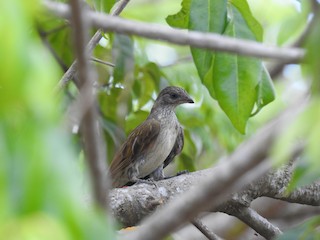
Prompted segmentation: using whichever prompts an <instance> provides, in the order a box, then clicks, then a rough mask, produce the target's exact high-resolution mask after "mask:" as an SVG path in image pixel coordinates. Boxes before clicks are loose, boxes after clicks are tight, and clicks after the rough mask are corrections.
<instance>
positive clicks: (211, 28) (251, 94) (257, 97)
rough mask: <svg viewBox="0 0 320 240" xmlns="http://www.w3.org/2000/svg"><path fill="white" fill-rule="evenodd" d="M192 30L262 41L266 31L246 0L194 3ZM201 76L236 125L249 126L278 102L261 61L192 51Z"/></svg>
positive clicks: (191, 15)
mask: <svg viewBox="0 0 320 240" xmlns="http://www.w3.org/2000/svg"><path fill="white" fill-rule="evenodd" d="M189 29H192V30H196V31H203V32H214V33H220V34H223V35H226V36H230V37H234V38H242V39H250V40H254V41H262V35H263V32H262V28H261V26H260V24H259V23H258V22H257V20H256V19H255V18H254V17H253V16H252V14H251V11H250V8H249V6H248V4H247V2H246V1H245V0H232V1H229V2H228V1H226V0H213V1H209V0H208V1H204V0H202V1H191V5H190V17H189ZM191 52H192V56H193V59H194V62H195V65H196V67H197V70H198V73H199V76H200V78H201V80H202V82H203V83H204V85H205V86H206V87H207V88H208V90H209V92H210V95H211V96H212V97H213V98H215V99H216V100H217V101H218V103H219V105H220V107H221V108H222V109H223V111H224V112H225V113H226V114H227V116H228V117H229V119H230V120H231V122H232V124H233V125H234V126H235V127H236V128H237V129H238V130H239V131H240V132H241V133H245V129H246V123H247V121H248V119H249V117H250V116H251V115H252V111H253V109H254V105H255V104H256V105H257V111H256V113H257V112H258V111H259V110H260V109H261V108H262V107H263V106H265V105H266V104H267V103H269V102H271V101H272V100H273V99H274V90H273V85H272V81H271V79H270V77H269V75H268V73H267V72H266V70H265V68H264V67H263V65H262V62H261V61H260V60H259V59H254V58H249V57H243V56H236V55H231V54H225V53H216V52H210V51H206V50H200V49H195V48H191Z"/></svg>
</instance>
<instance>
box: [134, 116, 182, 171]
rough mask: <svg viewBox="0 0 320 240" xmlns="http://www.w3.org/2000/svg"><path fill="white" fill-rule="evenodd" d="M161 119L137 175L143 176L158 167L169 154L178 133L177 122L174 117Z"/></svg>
mask: <svg viewBox="0 0 320 240" xmlns="http://www.w3.org/2000/svg"><path fill="white" fill-rule="evenodd" d="M167 120H168V121H163V122H162V123H161V126H160V132H159V135H158V137H157V138H156V140H155V142H154V144H153V146H152V147H151V148H150V150H149V151H148V152H146V153H145V155H144V157H143V158H144V159H143V161H142V162H143V163H142V164H141V165H140V167H139V173H140V174H139V175H140V176H139V177H145V176H147V175H149V174H150V173H152V172H153V171H154V170H155V169H156V168H158V167H159V166H160V165H161V164H162V163H163V162H164V161H165V160H166V158H167V157H168V155H169V154H170V152H171V150H172V148H173V146H174V144H175V142H176V139H177V136H178V133H179V126H180V125H179V122H178V120H177V118H176V116H174V118H171V121H170V119H167Z"/></svg>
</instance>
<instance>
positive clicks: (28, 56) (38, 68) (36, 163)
mask: <svg viewBox="0 0 320 240" xmlns="http://www.w3.org/2000/svg"><path fill="white" fill-rule="evenodd" d="M39 4H40V3H39V2H38V1H36V0H32V1H27V2H26V1H22V2H21V1H15V0H13V1H1V2H0V12H1V13H0V33H1V36H5V37H3V38H1V39H0V56H1V58H0V66H1V73H0V74H1V82H0V92H1V93H0V103H1V107H0V133H1V134H0V159H1V160H0V208H1V210H0V239H98V238H104V239H107V238H109V239H112V231H111V226H110V224H108V222H107V220H106V217H105V216H103V215H102V214H101V212H100V211H98V209H97V208H96V207H95V206H92V205H90V204H88V203H87V204H86V203H85V202H84V199H83V198H84V196H83V194H84V193H85V192H87V194H88V190H87V189H86V188H84V187H83V186H81V181H79V180H80V179H81V178H80V179H79V176H82V175H83V174H81V173H80V172H79V168H78V166H77V165H76V161H75V160H76V157H75V154H74V150H73V147H72V145H71V144H70V140H68V138H69V137H68V136H67V135H66V134H65V133H64V132H63V131H62V129H60V128H59V127H58V126H59V125H60V120H59V119H60V118H61V112H60V110H59V104H58V103H59V101H57V99H56V97H57V96H55V95H54V94H53V89H54V86H55V84H56V80H57V79H58V74H57V73H58V69H57V65H56V64H55V63H54V62H53V59H52V58H50V55H49V53H48V52H47V51H46V50H45V49H44V47H43V46H42V44H41V42H40V40H39V37H38V35H37V31H36V23H35V16H36V15H38V14H39V10H40V9H39V6H40V5H39ZM56 24H58V25H59V24H60V23H59V22H58V21H56ZM31 29H32V30H33V31H31ZM60 45H62V43H60ZM82 178H84V176H82ZM86 181H87V180H86ZM83 226H86V227H83Z"/></svg>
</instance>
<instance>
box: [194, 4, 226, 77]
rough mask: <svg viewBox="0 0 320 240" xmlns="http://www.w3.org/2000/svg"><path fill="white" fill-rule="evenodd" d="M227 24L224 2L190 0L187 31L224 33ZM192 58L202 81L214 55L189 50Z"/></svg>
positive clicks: (203, 51)
mask: <svg viewBox="0 0 320 240" xmlns="http://www.w3.org/2000/svg"><path fill="white" fill-rule="evenodd" d="M226 22H227V1H226V0H216V1H210V0H192V1H191V6H190V19H189V27H188V28H189V29H190V30H196V31H201V32H213V33H220V34H222V33H223V32H224V28H225V26H226ZM191 53H192V57H193V60H194V63H195V65H196V67H197V70H198V73H199V76H200V78H201V79H204V77H205V75H206V74H207V72H208V71H209V69H210V67H211V64H212V61H213V58H214V54H213V53H212V52H210V51H207V50H203V49H198V48H191Z"/></svg>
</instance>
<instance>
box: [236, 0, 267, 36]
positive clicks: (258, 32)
mask: <svg viewBox="0 0 320 240" xmlns="http://www.w3.org/2000/svg"><path fill="white" fill-rule="evenodd" d="M230 3H231V4H232V6H233V7H235V8H236V9H237V10H238V11H239V13H240V14H241V17H242V18H243V19H244V21H245V23H246V25H247V26H245V25H244V24H243V27H248V28H249V31H250V32H252V33H253V34H254V36H255V40H257V41H259V42H262V38H263V29H262V27H261V25H260V23H259V22H258V21H257V20H256V19H255V18H254V17H253V15H252V13H251V11H250V8H249V5H248V3H247V1H246V0H230ZM243 37H244V38H247V37H246V36H243Z"/></svg>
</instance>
